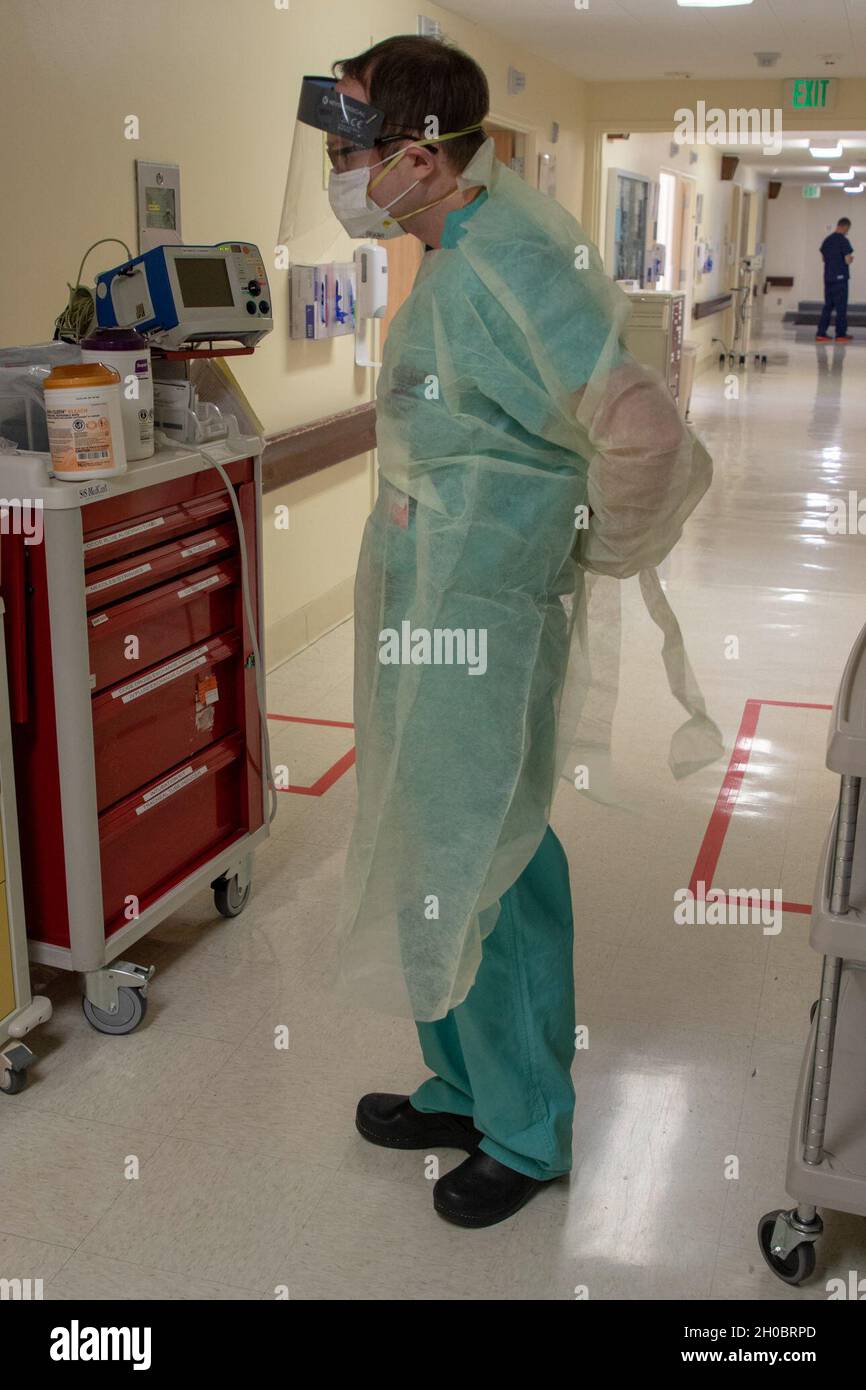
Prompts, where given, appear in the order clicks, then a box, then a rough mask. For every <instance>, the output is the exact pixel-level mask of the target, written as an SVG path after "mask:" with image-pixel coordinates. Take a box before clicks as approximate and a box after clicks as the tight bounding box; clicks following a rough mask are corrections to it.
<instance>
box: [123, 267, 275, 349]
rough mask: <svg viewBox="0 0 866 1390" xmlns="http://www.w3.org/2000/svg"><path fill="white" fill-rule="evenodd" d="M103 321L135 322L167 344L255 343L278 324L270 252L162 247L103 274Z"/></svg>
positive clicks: (160, 343)
mask: <svg viewBox="0 0 866 1390" xmlns="http://www.w3.org/2000/svg"><path fill="white" fill-rule="evenodd" d="M96 316H97V319H98V321H99V324H100V326H101V327H105V328H135V329H137V330H138V332H139V333H146V334H147V336H148V337H149V338H150V339H151V340H152V341H153V342H154V343H155V344H156V345H158V346H159V347H163V348H180V347H183V346H184V344H186V343H201V342H211V341H215V342H216V341H224V340H232V341H237V342H240V343H242V344H243V345H244V346H245V347H254V346H255V344H256V343H257V342H259V340H260V339H261V338H263V337H264V336H265V334H266V333H270V331H271V329H272V328H273V326H274V323H273V318H272V315H271V292H270V286H269V285H268V277H267V275H266V273H265V263H264V261H263V259H262V253H261V251H260V250H259V248H258V247H257V246H253V245H252V243H251V242H242V241H231V242H222V243H220V245H218V246H155V247H154V248H153V249H152V250H151V251H145V252H144V254H143V255H141V256H136V257H135V258H134V259H133V260H131V261H126V262H124V264H123V265H118V266H115V267H114V269H113V270H106V271H104V272H103V273H102V274H101V275H99V276H97V280H96Z"/></svg>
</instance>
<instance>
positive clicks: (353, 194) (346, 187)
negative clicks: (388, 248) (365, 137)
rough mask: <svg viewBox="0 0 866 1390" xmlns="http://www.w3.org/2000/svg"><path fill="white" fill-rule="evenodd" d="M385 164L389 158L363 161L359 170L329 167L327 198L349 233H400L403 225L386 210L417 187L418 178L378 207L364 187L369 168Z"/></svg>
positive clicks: (371, 234) (385, 235) (389, 235)
mask: <svg viewBox="0 0 866 1390" xmlns="http://www.w3.org/2000/svg"><path fill="white" fill-rule="evenodd" d="M387 163H388V160H386V159H380V160H379V163H378V164H365V165H363V166H362V167H361V168H360V169H350V170H348V171H347V172H346V173H343V174H338V173H336V172H335V171H333V170H332V172H331V176H330V178H329V180H328V201H329V202H330V204H331V211H332V212H333V214H334V216H335V217H336V218H337V220H338V222H340V223H342V225H343V227H344V228H345V229H346V231H347V232H348V233H349V236H351V237H364V238H367V237H380V238H389V237H395V236H402V235H403V228H402V227H401V226H400V223H399V222H396V221H395V220H394V218H393V217H389V216H388V210H389V209H390V208H392V207H393V206H394V204H395V203H399V202H400V199H401V198H405V197H406V194H407V193H411V192H412V189H413V188H417V187H418V184H419V183H420V182H421V180H420V179H416V180H415V182H414V183H413V184H410V185H409V187H408V188H406V189H404V190H403V192H402V193H398V194H397V197H396V198H392V199H391V202H390V203H388V205H387V207H380V206H379V204H378V203H374V202H373V199H372V198H371V197H370V195H369V193H368V192H367V187H368V185H369V182H370V173H371V170H373V169H378V168H379V165H380V164H387Z"/></svg>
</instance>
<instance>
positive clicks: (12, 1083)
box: [0, 1067, 27, 1096]
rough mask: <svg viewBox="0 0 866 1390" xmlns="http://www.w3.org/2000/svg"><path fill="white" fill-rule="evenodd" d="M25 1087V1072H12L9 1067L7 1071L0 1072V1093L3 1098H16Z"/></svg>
mask: <svg viewBox="0 0 866 1390" xmlns="http://www.w3.org/2000/svg"><path fill="white" fill-rule="evenodd" d="M26 1085H27V1073H26V1071H13V1070H12V1068H11V1067H10V1068H9V1069H8V1070H7V1071H3V1072H0V1091H2V1092H3V1094H4V1096H17V1095H20V1093H21V1092H22V1091H23V1090H24V1087H25V1086H26Z"/></svg>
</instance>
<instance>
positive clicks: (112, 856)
mask: <svg viewBox="0 0 866 1390" xmlns="http://www.w3.org/2000/svg"><path fill="white" fill-rule="evenodd" d="M242 751H243V743H242V740H241V738H240V736H237V735H236V736H235V737H234V738H228V739H224V740H223V741H222V742H221V743H218V744H214V746H213V747H212V748H209V749H207V751H206V752H204V753H200V754H199V755H198V756H197V757H195V758H191V759H189V761H188V762H185V763H182V764H181V766H180V767H177V768H174V769H173V770H172V771H171V772H170V773H167V774H166V775H165V776H163V777H160V778H158V779H157V781H155V782H153V783H151V784H150V785H149V786H147V787H144V788H142V790H141V791H139V792H136V794H135V796H131V797H128V798H127V799H126V800H125V801H121V802H120V803H119V804H118V805H117V806H114V807H112V809H111V810H110V811H107V812H106V813H105V814H104V815H102V816H100V817H99V840H100V857H101V860H102V904H103V910H104V913H105V934H106V936H110V935H111V934H112V932H115V931H118V930H119V928H120V927H124V926H126V925H127V923H128V922H129V920H130V916H131V912H130V899H131V898H135V899H137V900H138V903H137V905H138V909H139V911H143V910H144V908H146V907H148V906H149V905H150V904H151V903H152V902H154V901H155V900H156V899H157V898H159V897H161V896H162V895H163V894H164V893H167V892H168V891H169V889H170V888H172V887H173V886H174V885H175V884H176V883H179V882H180V881H181V880H182V879H184V878H186V877H188V875H189V874H191V873H194V872H195V870H196V869H197V868H199V867H200V866H201V865H202V864H204V863H206V862H207V860H208V859H209V858H211V857H212V855H214V854H216V853H218V852H219V851H220V850H221V849H223V848H224V847H225V846H226V845H228V844H230V843H231V842H232V841H233V840H236V839H238V838H239V836H240V835H241V834H244V833H246V826H245V825H244V824H243V823H242V821H241V794H240V778H241V763H242V757H241V755H242Z"/></svg>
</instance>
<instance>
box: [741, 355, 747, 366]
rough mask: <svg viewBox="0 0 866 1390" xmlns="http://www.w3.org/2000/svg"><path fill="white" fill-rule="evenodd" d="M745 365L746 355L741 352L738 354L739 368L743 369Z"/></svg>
mask: <svg viewBox="0 0 866 1390" xmlns="http://www.w3.org/2000/svg"><path fill="white" fill-rule="evenodd" d="M745 365H746V355H745V353H743V352H741V353H740V366H741V367H745Z"/></svg>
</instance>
